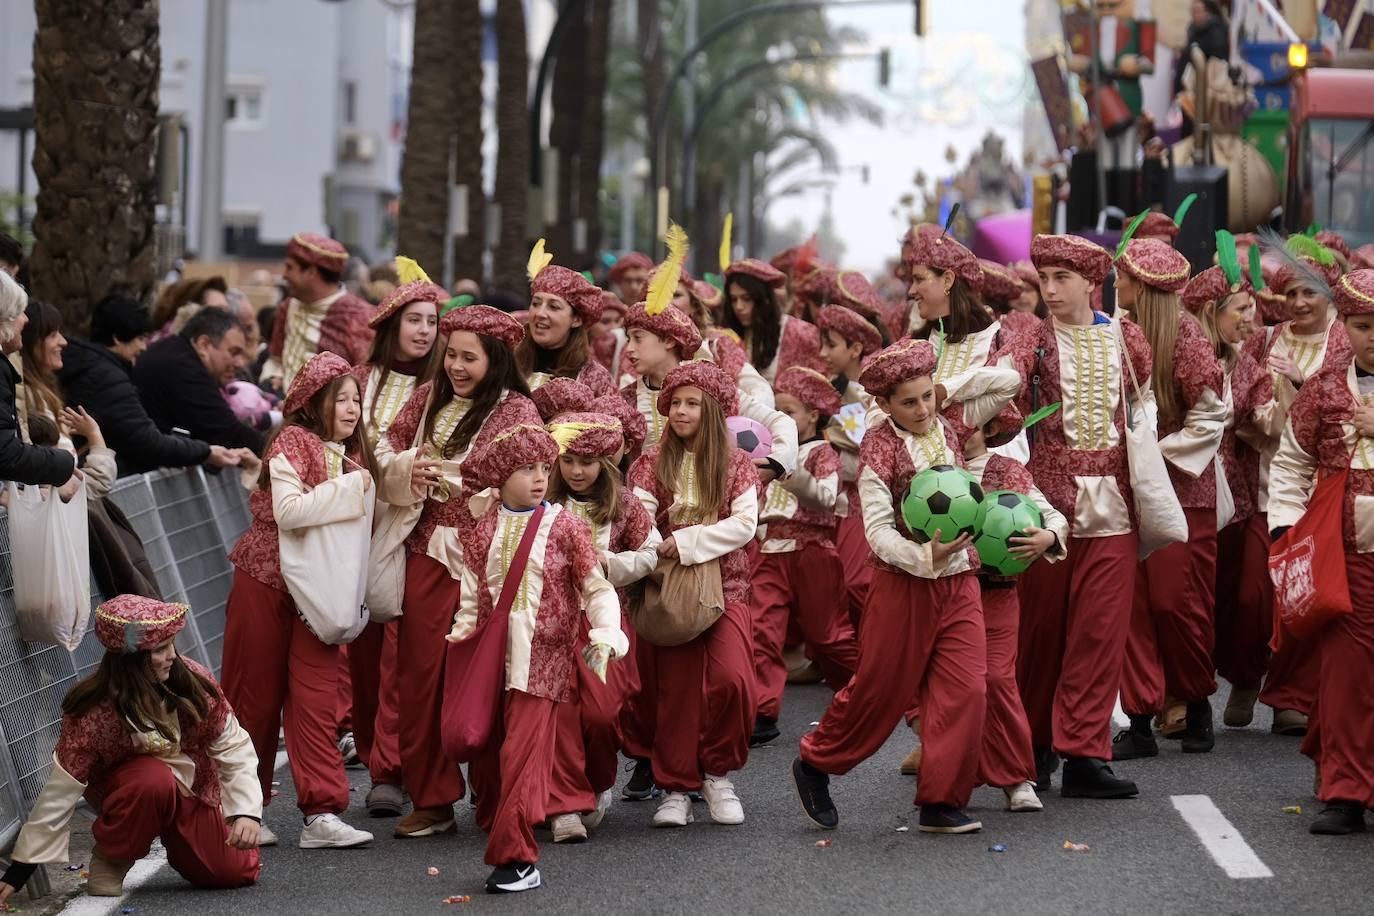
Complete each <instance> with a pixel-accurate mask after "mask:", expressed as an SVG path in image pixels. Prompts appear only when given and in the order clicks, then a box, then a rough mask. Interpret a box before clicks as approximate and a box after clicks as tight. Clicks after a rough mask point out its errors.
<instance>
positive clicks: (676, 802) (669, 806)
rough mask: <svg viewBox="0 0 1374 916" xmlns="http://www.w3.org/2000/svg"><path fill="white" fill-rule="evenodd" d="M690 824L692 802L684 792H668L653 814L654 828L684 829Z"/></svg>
mask: <svg viewBox="0 0 1374 916" xmlns="http://www.w3.org/2000/svg"><path fill="white" fill-rule="evenodd" d="M691 822H692V802H691V800H690V799H688V798H687V795H686V793H684V792H669V793H668V794H667V795H664V796H663V801H661V802H659V803H658V810H657V811H655V812H654V826H655V827H686V826H687V825H688V824H690V823H691Z"/></svg>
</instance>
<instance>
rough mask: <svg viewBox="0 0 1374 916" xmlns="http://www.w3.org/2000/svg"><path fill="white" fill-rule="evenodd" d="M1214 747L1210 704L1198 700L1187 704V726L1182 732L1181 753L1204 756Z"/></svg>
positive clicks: (1206, 701)
mask: <svg viewBox="0 0 1374 916" xmlns="http://www.w3.org/2000/svg"><path fill="white" fill-rule="evenodd" d="M1215 745H1216V739H1215V738H1214V737H1213V735H1212V704H1211V702H1210V701H1208V700H1199V701H1198V702H1196V703H1189V704H1188V726H1187V727H1186V728H1185V729H1184V730H1183V753H1185V754H1206V753H1207V752H1209V751H1210V750H1211V749H1212V748H1213V747H1214V746H1215Z"/></svg>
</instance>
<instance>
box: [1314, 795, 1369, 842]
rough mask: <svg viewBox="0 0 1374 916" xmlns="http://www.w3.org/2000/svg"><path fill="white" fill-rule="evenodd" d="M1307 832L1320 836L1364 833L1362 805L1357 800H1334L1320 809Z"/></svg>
mask: <svg viewBox="0 0 1374 916" xmlns="http://www.w3.org/2000/svg"><path fill="white" fill-rule="evenodd" d="M1307 829H1308V832H1309V833H1315V834H1318V835H1320V836H1346V835H1348V834H1351V833H1364V831H1365V826H1364V805H1361V804H1360V803H1359V802H1352V801H1340V800H1335V801H1332V802H1331V803H1330V804H1328V805H1327V806H1326V807H1325V808H1323V809H1322V813H1321V814H1318V815H1317V819H1316V820H1315V821H1313V822H1312V826H1311V827H1309V828H1307Z"/></svg>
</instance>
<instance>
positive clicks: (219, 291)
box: [153, 276, 229, 343]
mask: <svg viewBox="0 0 1374 916" xmlns="http://www.w3.org/2000/svg"><path fill="white" fill-rule="evenodd" d="M228 307H229V284H228V283H225V282H224V278H223V277H219V276H214V277H197V278H195V279H192V280H177V281H176V282H175V283H172V284H170V285H168V286H167V287H165V288H164V289H163V290H162V293H161V294H160V295H159V296H158V297H157V303H156V304H155V305H154V306H153V327H154V328H156V329H157V330H155V331H154V332H153V342H154V343H156V342H157V341H159V340H162V339H163V338H166V337H170V336H172V335H173V334H179V333H181V330H182V328H184V327H186V322H188V321H190V320H191V316H193V315H194V314H195V313H196V312H198V311H200V310H201V309H202V308H216V309H224V308H228Z"/></svg>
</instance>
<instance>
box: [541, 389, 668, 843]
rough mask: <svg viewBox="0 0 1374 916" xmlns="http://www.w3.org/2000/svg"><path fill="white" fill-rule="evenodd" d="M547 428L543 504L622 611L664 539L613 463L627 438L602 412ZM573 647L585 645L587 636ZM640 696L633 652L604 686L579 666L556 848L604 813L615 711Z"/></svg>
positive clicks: (559, 766)
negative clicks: (602, 576)
mask: <svg viewBox="0 0 1374 916" xmlns="http://www.w3.org/2000/svg"><path fill="white" fill-rule="evenodd" d="M554 384H555V383H554V382H550V383H549V384H548V385H545V386H544V387H543V388H541V389H540V390H539V391H537V392H535V394H536V396H537V395H538V394H539V393H540V392H542V391H545V390H547V389H548V388H551V387H553V385H554ZM547 428H548V430H549V433H550V434H551V435H552V436H553V438H554V441H555V442H557V443H558V448H559V455H558V462H557V464H556V465H555V467H554V469H553V475H552V479H551V481H550V485H549V501H550V502H552V503H555V504H557V505H560V506H562V507H563V508H564V509H565V510H566V511H568V512H569V513H571V514H572V515H574V516H576V517H577V518H580V519H582V520H583V521H584V522H586V523H587V526H588V527H589V528H590V529H591V536H592V545H593V547H595V549H596V555H597V558H598V562H599V563H600V564H601V567H602V569H603V570H604V571H605V573H606V578H607V579H609V580H610V583H611V585H613V586H615V588H616V589H618V590H619V593H620V596H621V607H622V610H623V609H624V608H625V607H626V598H627V596H626V591H625V590H626V589H627V588H628V587H629V586H631V585H633V584H634V583H636V582H638V581H639V580H641V579H643V578H644V577H645V576H647V575H648V574H649V573H651V572H653V569H654V566H655V565H656V564H657V562H658V550H657V548H658V544H659V542H660V541H661V540H662V538H661V537H660V536H659V533H658V529H657V528H655V527H654V520H653V519H652V518H651V517H650V516H649V513H648V512H647V511H646V510H645V509H644V506H643V504H641V503H640V501H639V500H638V499H635V498H634V496H633V495H631V494H630V493H629V492H628V491H627V490H626V489H625V486H624V484H623V483H622V481H621V477H620V470H619V468H618V467H617V459H618V458H619V457H620V455H621V454H623V453H624V451H625V436H624V433H623V432H622V430H621V426H620V421H619V420H617V419H616V418H615V417H613V416H611V415H609V414H604V413H590V412H589V413H576V412H564V413H562V414H560V415H559V416H558V418H557V419H556V420H554V421H553V422H550V423H549V424H548V427H547ZM621 629H622V630H623V631H624V632H625V635H626V637H627V638H628V639H629V641H630V646H631V651H632V652H633V647H634V631H633V629H632V628H631V627H630V625H629V622H628V620H627V619H625V618H624V616H623V615H622V621H621ZM578 642H579V646H580V645H585V644H586V635H585V634H583V635H581V636H580V637H579V640H578ZM638 692H639V672H638V670H637V669H636V668H635V665H634V658H633V655H631V656H630V657H628V658H626V659H625V660H623V661H621V662H619V663H618V664H616V665H614V666H613V667H612V668H611V670H610V675H609V677H608V678H607V680H606V682H605V683H602V682H601V681H600V680H599V679H597V678H596V677H594V676H593V675H592V672H591V671H590V670H589V669H588V668H587V667H586V666H585V665H578V667H577V696H576V702H571V703H565V704H563V705H561V706H560V707H559V709H558V744H557V749H556V753H555V759H554V768H553V785H552V791H551V793H550V798H549V807H548V813H549V818H550V824H549V826H550V829H551V830H552V831H553V841H554V842H555V843H566V842H574V843H576V842H581V841H582V840H584V839H586V837H587V830H588V829H589V828H591V829H595V828H596V827H597V826H598V825H599V824H600V823H601V821H602V819H603V818H604V817H605V816H606V810H607V809H608V808H609V807H610V803H611V794H612V793H611V790H612V788H613V787H614V785H615V777H616V766H617V763H618V757H617V754H618V752H619V750H620V744H621V734H620V724H619V723H620V712H621V706H622V704H623V703H624V702H625V701H626V700H628V699H631V698H633V697H634V696H635V695H636V694H638Z"/></svg>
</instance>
